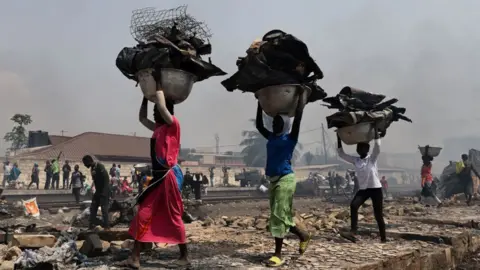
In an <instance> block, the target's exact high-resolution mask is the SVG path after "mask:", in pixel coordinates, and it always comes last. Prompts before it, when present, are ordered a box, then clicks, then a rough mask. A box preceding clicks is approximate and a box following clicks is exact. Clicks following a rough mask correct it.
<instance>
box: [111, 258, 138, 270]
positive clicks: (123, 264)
mask: <svg viewBox="0 0 480 270" xmlns="http://www.w3.org/2000/svg"><path fill="white" fill-rule="evenodd" d="M115 266H117V267H123V268H129V269H135V270H138V269H140V264H138V265H136V264H134V263H132V261H131V260H130V259H128V260H125V261H121V262H118V263H116V264H115Z"/></svg>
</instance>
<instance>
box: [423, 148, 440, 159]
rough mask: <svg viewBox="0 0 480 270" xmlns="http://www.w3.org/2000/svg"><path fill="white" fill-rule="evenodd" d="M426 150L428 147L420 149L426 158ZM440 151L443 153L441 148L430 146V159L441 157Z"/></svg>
mask: <svg viewBox="0 0 480 270" xmlns="http://www.w3.org/2000/svg"><path fill="white" fill-rule="evenodd" d="M425 149H426V146H419V147H418V150H420V154H422V156H425ZM440 151H442V148H441V147H435V146H428V156H430V157H437V156H438V155H440Z"/></svg>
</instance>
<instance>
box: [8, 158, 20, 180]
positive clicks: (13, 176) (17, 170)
mask: <svg viewBox="0 0 480 270" xmlns="http://www.w3.org/2000/svg"><path fill="white" fill-rule="evenodd" d="M21 173H22V171H20V168H18V164H17V163H16V162H15V163H13V167H12V171H11V172H10V181H17V179H18V177H20V174H21Z"/></svg>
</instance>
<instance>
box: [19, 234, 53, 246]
mask: <svg viewBox="0 0 480 270" xmlns="http://www.w3.org/2000/svg"><path fill="white" fill-rule="evenodd" d="M56 240H57V239H56V238H55V236H53V235H48V234H14V235H13V238H12V245H14V246H17V247H20V248H41V247H45V246H47V247H53V246H54V245H55V242H56Z"/></svg>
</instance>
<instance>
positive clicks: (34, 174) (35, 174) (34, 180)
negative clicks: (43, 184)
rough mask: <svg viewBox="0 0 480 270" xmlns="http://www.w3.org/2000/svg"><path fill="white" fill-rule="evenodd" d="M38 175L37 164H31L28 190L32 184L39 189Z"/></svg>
mask: <svg viewBox="0 0 480 270" xmlns="http://www.w3.org/2000/svg"><path fill="white" fill-rule="evenodd" d="M39 174H40V170H39V169H38V164H37V163H35V164H33V168H32V175H31V176H30V184H28V187H27V189H30V187H31V186H32V184H35V185H36V186H37V189H39V188H40V177H39Z"/></svg>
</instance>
